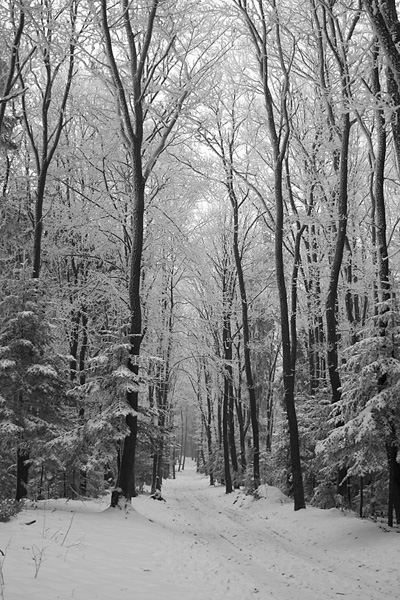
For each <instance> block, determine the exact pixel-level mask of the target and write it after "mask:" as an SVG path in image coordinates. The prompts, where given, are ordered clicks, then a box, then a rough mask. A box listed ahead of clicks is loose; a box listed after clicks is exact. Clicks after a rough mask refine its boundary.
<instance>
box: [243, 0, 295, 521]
mask: <svg viewBox="0 0 400 600" xmlns="http://www.w3.org/2000/svg"><path fill="white" fill-rule="evenodd" d="M235 4H236V6H237V8H238V9H239V11H240V13H241V14H242V16H243V19H244V22H245V24H246V27H247V29H248V32H249V35H250V38H251V40H252V42H253V45H254V48H255V52H256V58H257V61H258V66H259V75H260V81H261V84H262V88H263V96H264V103H265V108H266V115H267V128H268V133H269V140H270V144H271V151H272V157H273V170H274V194H275V270H276V282H277V287H278V294H279V308H280V321H281V335H282V370H283V387H284V400H285V407H286V414H287V419H288V425H289V438H290V459H291V468H292V477H293V496H294V509H295V510H299V509H302V508H305V499H304V488H303V476H302V471H301V462H300V445H299V432H298V424H297V416H296V407H295V399H294V379H295V371H294V365H295V361H296V357H295V356H294V355H292V349H291V332H290V323H289V310H288V298H287V291H286V282H285V267H284V256H283V247H284V239H283V236H284V210H285V202H284V197H283V187H282V185H283V163H284V160H285V156H286V152H287V148H288V143H289V135H290V118H289V114H288V106H287V99H288V94H289V70H288V67H287V66H286V63H285V57H284V52H283V48H282V40H281V32H282V29H281V24H280V15H279V11H278V7H277V4H276V1H275V0H272V1H271V7H272V8H273V14H274V19H273V22H271V23H270V22H268V21H267V16H266V13H265V12H264V11H263V10H261V11H260V13H257V14H256V16H253V15H252V14H251V13H250V11H249V8H248V5H247V2H245V1H244V0H235ZM272 31H273V32H274V34H275V36H274V40H273V43H274V45H275V46H276V48H277V52H278V57H279V66H280V70H281V75H282V81H281V82H280V86H281V87H280V98H279V106H280V114H279V116H278V117H277V118H276V114H275V113H276V110H277V109H276V106H277V104H276V101H275V100H274V96H273V93H272V92H271V88H270V85H271V79H270V77H271V74H270V66H269V54H270V52H269V35H270V34H271V32H272Z"/></svg>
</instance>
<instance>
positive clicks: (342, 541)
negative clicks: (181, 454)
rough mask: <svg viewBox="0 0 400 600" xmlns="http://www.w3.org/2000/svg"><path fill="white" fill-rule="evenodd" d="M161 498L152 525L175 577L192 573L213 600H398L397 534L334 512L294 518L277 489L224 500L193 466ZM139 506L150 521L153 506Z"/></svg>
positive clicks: (399, 542) (300, 514) (311, 511)
mask: <svg viewBox="0 0 400 600" xmlns="http://www.w3.org/2000/svg"><path fill="white" fill-rule="evenodd" d="M163 490H164V492H165V496H166V498H167V502H166V503H162V502H160V503H158V502H157V503H156V504H158V505H159V506H158V507H157V517H156V518H157V521H158V522H159V523H162V525H163V527H165V528H166V529H167V530H169V533H170V534H171V535H172V536H173V537H175V540H176V543H175V544H174V546H175V547H174V550H173V552H174V556H175V565H176V569H177V570H178V571H179V572H181V573H182V572H186V573H187V574H188V576H189V573H192V572H193V569H196V570H197V571H198V574H199V575H200V576H202V577H203V579H204V584H205V586H206V587H207V588H209V589H210V588H211V589H214V592H215V596H214V595H213V597H215V598H229V599H230V600H234V599H236V598H237V599H238V600H239V599H240V600H246V599H250V598H253V597H260V598H274V599H275V600H293V598H296V599H297V600H314V599H315V600H321V599H326V600H328V599H331V598H339V597H344V598H349V599H352V600H356V599H358V598H360V599H361V598H362V599H363V600H388V599H389V598H392V599H393V600H395V599H396V598H399V597H400V596H399V594H400V592H399V590H400V578H399V565H400V561H399V558H400V552H399V547H400V536H398V535H397V534H396V533H393V532H392V533H385V532H384V531H382V530H381V529H380V528H379V527H378V526H377V525H376V524H373V523H370V522H368V521H363V520H360V519H356V518H354V517H353V516H349V515H347V516H346V515H345V514H343V513H341V512H340V511H336V510H332V511H321V510H318V509H314V508H308V509H307V510H306V511H300V512H296V513H295V512H294V511H293V507H292V503H291V502H288V501H287V499H286V498H285V497H284V496H283V495H281V494H280V493H279V492H278V491H277V490H276V489H274V488H267V490H269V493H268V492H267V495H268V498H267V499H266V500H259V501H255V500H253V499H252V498H250V497H244V496H243V495H241V494H240V495H239V494H238V493H233V494H230V495H226V494H224V490H223V488H221V487H219V488H218V487H217V488H210V487H209V486H208V480H207V479H206V478H204V477H202V476H201V475H198V474H196V472H195V470H194V465H193V463H191V462H189V465H188V467H187V468H186V470H185V471H183V472H182V473H178V475H177V480H175V481H172V480H171V481H166V482H165V483H164V487H163ZM134 502H136V500H135V501H134ZM137 504H138V510H139V511H140V512H141V513H142V514H146V515H147V516H149V517H151V518H153V519H154V518H155V515H154V506H152V505H151V503H150V505H149V503H147V502H145V501H144V499H143V498H142V499H140V500H139V502H138V503H137ZM151 515H152V516H151ZM171 551H172V548H171ZM392 552H393V555H392V556H391V553H392ZM201 597H204V598H206V597H207V596H206V595H204V596H201Z"/></svg>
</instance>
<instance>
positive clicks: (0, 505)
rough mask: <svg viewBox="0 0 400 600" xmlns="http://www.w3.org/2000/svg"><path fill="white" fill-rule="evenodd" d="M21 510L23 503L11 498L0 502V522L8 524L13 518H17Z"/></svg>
mask: <svg viewBox="0 0 400 600" xmlns="http://www.w3.org/2000/svg"><path fill="white" fill-rule="evenodd" d="M21 510H22V504H21V502H17V501H16V500H11V499H9V498H6V499H3V500H0V522H1V523H7V521H9V520H10V519H11V517H15V515H17V514H18V513H19V512H20V511H21Z"/></svg>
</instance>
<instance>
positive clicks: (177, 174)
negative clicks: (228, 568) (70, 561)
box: [0, 0, 400, 524]
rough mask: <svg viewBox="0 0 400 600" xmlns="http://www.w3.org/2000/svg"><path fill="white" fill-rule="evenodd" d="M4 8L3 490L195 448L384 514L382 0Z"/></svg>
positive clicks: (143, 473)
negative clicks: (359, 0) (374, 0)
mask: <svg viewBox="0 0 400 600" xmlns="http://www.w3.org/2000/svg"><path fill="white" fill-rule="evenodd" d="M0 11H1V13H0V14H1V25H0V27H1V30H2V36H1V40H0V47H1V56H2V59H1V60H0V183H1V199H0V214H1V222H0V231H1V238H0V260H1V272H0V277H1V297H0V315H1V321H0V381H1V391H0V419H1V420H0V432H1V436H0V483H1V490H2V491H1V493H2V494H3V495H4V497H12V496H15V495H16V498H17V499H18V500H19V499H21V498H23V497H24V496H27V495H28V496H30V497H43V496H44V495H45V494H49V495H66V496H76V495H79V494H80V495H83V496H86V495H93V494H98V493H102V492H103V491H104V490H105V489H111V490H113V492H112V504H113V505H116V504H117V503H118V502H120V501H121V500H122V499H125V501H130V499H131V498H132V497H134V496H135V495H136V494H137V493H138V492H139V491H140V490H141V489H142V488H143V486H144V485H150V486H151V487H152V490H153V492H154V491H155V490H156V489H157V488H158V489H161V486H162V480H163V478H165V477H169V476H173V475H174V472H175V468H183V467H184V457H185V454H189V453H192V455H193V456H195V457H196V458H197V461H198V468H199V469H201V470H203V471H204V472H206V473H207V474H209V476H210V483H212V484H213V483H216V482H219V483H222V484H223V485H225V487H226V491H227V493H229V492H230V491H232V489H233V488H234V487H238V486H245V488H246V489H247V490H248V491H249V493H255V494H256V493H257V488H258V486H259V484H260V483H263V482H268V483H272V484H275V485H279V486H280V487H281V488H282V489H283V490H284V491H285V492H286V493H288V494H290V495H292V496H293V498H294V507H295V509H300V508H304V507H305V502H306V501H312V502H315V503H318V504H319V505H320V506H327V507H328V506H334V505H337V504H338V503H339V504H341V505H342V504H345V505H349V506H351V507H352V508H353V509H356V510H359V512H360V514H370V515H375V516H376V515H380V514H385V515H387V517H388V521H389V523H390V524H392V523H393V515H395V518H396V519H397V521H398V522H399V521H400V462H399V461H400V454H399V444H400V431H399V430H400V409H399V405H398V401H397V397H398V393H397V390H398V386H399V381H400V375H399V374H400V368H399V365H400V363H399V360H400V358H399V340H398V334H399V330H398V322H399V309H398V303H397V296H398V290H397V286H398V279H399V266H400V265H399V258H398V257H399V248H398V245H399V235H398V222H399V218H398V214H399V198H400V197H399V156H400V152H399V148H400V134H399V132H400V129H399V104H400V101H399V98H400V88H399V86H400V62H399V49H398V42H399V27H400V25H399V21H398V16H397V11H396V3H395V2H394V0H393V1H391V2H387V1H386V2H383V0H382V1H376V2H369V1H367V0H365V1H363V2H358V1H356V0H333V1H332V0H329V1H328V0H307V2H299V1H297V0H248V1H247V2H245V1H242V0H226V1H224V2H217V3H214V2H208V0H204V1H202V2H194V1H192V0H182V1H180V2H172V1H169V0H166V1H164V2H159V1H158V0H143V1H142V0H140V1H136V0H133V1H132V2H128V0H121V1H117V2H110V0H109V1H107V0H99V1H97V0H93V1H90V2H86V0H68V2H61V1H60V0H45V1H43V2H40V3H36V4H35V3H29V2H25V1H24V0H7V2H4V3H3V4H2V6H1V9H0Z"/></svg>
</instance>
